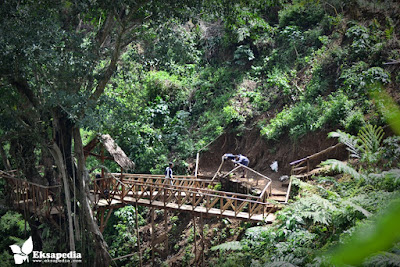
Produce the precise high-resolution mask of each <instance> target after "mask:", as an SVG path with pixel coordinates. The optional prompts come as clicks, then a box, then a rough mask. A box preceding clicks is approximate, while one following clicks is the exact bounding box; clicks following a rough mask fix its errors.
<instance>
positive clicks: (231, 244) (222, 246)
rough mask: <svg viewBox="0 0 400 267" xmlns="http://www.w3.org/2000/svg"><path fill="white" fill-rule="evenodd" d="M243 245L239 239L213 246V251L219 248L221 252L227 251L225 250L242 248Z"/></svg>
mask: <svg viewBox="0 0 400 267" xmlns="http://www.w3.org/2000/svg"><path fill="white" fill-rule="evenodd" d="M242 249H243V246H242V245H241V244H240V242H239V241H231V242H226V243H222V244H220V245H218V246H214V247H212V248H211V251H216V250H219V251H220V252H225V251H229V250H233V251H235V250H242Z"/></svg>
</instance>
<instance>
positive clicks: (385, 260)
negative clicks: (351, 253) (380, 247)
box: [363, 251, 400, 267]
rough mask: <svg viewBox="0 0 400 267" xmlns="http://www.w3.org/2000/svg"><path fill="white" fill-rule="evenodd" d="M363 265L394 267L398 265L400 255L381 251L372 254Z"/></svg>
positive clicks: (367, 266) (399, 264)
mask: <svg viewBox="0 0 400 267" xmlns="http://www.w3.org/2000/svg"><path fill="white" fill-rule="evenodd" d="M363 266H366V267H374V266H381V267H386V266H387V267H389V266H390V267H394V266H400V255H398V254H394V253H390V252H386V251H385V252H381V253H379V254H376V255H374V256H372V257H371V258H369V259H367V260H366V261H365V262H364V263H363Z"/></svg>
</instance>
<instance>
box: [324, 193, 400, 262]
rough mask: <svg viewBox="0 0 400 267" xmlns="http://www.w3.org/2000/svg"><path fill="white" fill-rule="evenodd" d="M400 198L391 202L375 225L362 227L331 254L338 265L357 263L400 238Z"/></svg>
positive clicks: (386, 247) (387, 247) (388, 246)
mask: <svg viewBox="0 0 400 267" xmlns="http://www.w3.org/2000/svg"><path fill="white" fill-rule="evenodd" d="M399 209H400V205H399V200H398V199H396V200H394V201H392V202H391V203H390V205H389V206H388V208H387V209H386V210H385V212H384V213H383V214H382V215H381V216H380V217H379V218H377V219H376V220H375V224H374V225H366V226H364V227H360V228H359V229H358V230H357V231H356V232H355V233H354V234H353V235H352V237H351V238H350V240H349V241H348V242H347V243H346V244H344V245H341V246H339V247H337V248H335V249H334V250H333V251H332V252H330V255H331V257H332V263H333V264H336V265H340V264H349V265H357V264H361V263H362V261H363V260H364V259H365V258H366V257H368V256H369V255H371V254H373V253H376V252H378V251H382V250H386V249H389V248H390V247H391V246H392V244H394V243H396V242H398V241H399V239H400V232H399V231H398V229H397V228H398V227H397V222H398V220H399V216H400V212H399Z"/></svg>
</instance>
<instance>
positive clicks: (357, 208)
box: [342, 200, 372, 218]
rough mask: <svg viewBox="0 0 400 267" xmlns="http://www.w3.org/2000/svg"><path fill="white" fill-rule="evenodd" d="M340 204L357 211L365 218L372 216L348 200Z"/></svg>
mask: <svg viewBox="0 0 400 267" xmlns="http://www.w3.org/2000/svg"><path fill="white" fill-rule="evenodd" d="M342 204H346V205H348V206H350V207H352V208H353V209H355V210H358V211H359V212H361V213H362V214H363V215H364V216H365V217H367V218H368V217H369V216H371V215H372V213H371V212H369V211H367V210H366V209H364V208H363V207H361V206H360V205H357V204H355V203H353V202H351V201H349V200H346V201H343V203H342Z"/></svg>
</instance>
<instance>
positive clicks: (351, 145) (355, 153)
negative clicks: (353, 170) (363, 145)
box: [328, 130, 361, 158]
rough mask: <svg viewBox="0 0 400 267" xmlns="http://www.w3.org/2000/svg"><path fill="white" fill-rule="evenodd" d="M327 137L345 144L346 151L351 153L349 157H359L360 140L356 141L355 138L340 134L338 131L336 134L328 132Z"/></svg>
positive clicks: (343, 133)
mask: <svg viewBox="0 0 400 267" xmlns="http://www.w3.org/2000/svg"><path fill="white" fill-rule="evenodd" d="M328 137H334V138H338V139H339V142H340V143H342V144H345V145H346V146H347V148H346V149H347V150H348V151H350V153H351V154H350V156H351V157H353V158H360V157H361V152H360V149H359V142H360V139H358V138H357V137H355V136H352V135H351V134H348V133H345V132H342V131H340V130H337V131H336V132H330V133H329V134H328Z"/></svg>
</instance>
